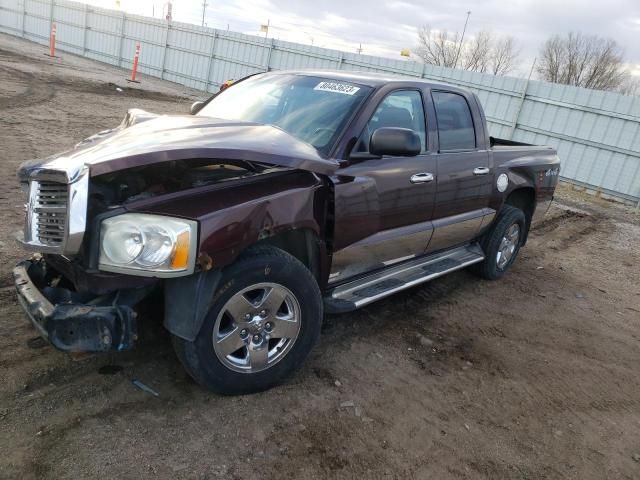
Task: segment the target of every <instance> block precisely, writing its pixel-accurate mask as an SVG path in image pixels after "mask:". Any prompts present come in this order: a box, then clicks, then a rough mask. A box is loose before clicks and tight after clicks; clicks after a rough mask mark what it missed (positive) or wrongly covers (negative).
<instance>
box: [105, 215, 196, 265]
mask: <svg viewBox="0 0 640 480" xmlns="http://www.w3.org/2000/svg"><path fill="white" fill-rule="evenodd" d="M197 239H198V224H197V222H194V221H192V220H183V219H180V218H173V217H166V216H163V215H149V214H145V213H124V214H122V215H117V216H115V217H111V218H107V219H105V220H103V221H102V223H101V225H100V260H99V268H100V270H104V271H107V272H118V273H129V274H131V275H143V276H151V277H175V276H180V275H188V274H190V273H192V272H193V270H194V266H195V261H196V259H195V257H196V249H197Z"/></svg>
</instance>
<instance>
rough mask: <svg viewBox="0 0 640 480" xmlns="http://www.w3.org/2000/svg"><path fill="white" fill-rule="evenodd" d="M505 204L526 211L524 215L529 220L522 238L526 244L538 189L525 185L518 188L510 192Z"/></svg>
mask: <svg viewBox="0 0 640 480" xmlns="http://www.w3.org/2000/svg"><path fill="white" fill-rule="evenodd" d="M504 204H505V205H511V206H512V207H516V208H519V209H520V210H522V211H523V212H524V216H525V218H526V221H527V230H526V232H525V234H524V238H523V240H522V245H524V244H526V242H527V237H528V236H529V229H530V227H531V219H532V218H533V214H534V212H535V209H536V191H535V189H534V188H533V187H529V186H523V187H520V188H516V189H515V190H513V191H512V192H510V193H509V195H508V196H507V198H506V199H505V201H504Z"/></svg>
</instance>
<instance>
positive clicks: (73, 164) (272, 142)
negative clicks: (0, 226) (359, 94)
mask: <svg viewBox="0 0 640 480" xmlns="http://www.w3.org/2000/svg"><path fill="white" fill-rule="evenodd" d="M198 158H199V159H202V158H211V159H221V160H247V161H254V162H260V163H266V164H270V165H277V166H283V167H290V168H296V169H301V170H308V171H311V172H315V173H320V174H324V175H330V174H331V173H333V172H334V171H335V170H336V169H337V168H338V163H337V162H336V161H333V160H327V159H325V158H323V157H321V156H320V154H319V153H318V151H317V150H316V149H315V148H314V147H312V146H311V145H309V144H307V143H305V142H302V141H300V140H298V139H297V138H295V137H293V136H292V135H290V134H288V133H287V132H285V131H284V130H281V129H279V128H277V127H273V126H270V125H261V124H257V123H250V122H241V121H230V120H222V119H216V118H210V117H201V116H193V115H154V114H152V113H149V112H145V111H143V110H138V109H132V110H129V112H128V113H127V116H126V117H125V119H124V120H123V122H122V123H121V124H120V126H119V127H117V128H115V129H112V130H105V131H104V132H100V133H98V134H96V135H93V136H91V137H89V138H87V139H85V140H83V141H82V142H80V143H78V144H77V145H76V146H75V148H73V149H72V150H69V151H67V152H63V153H60V154H57V155H53V156H51V157H48V158H46V159H43V160H31V161H28V162H25V163H23V164H22V165H21V166H20V168H19V170H18V176H19V177H20V178H21V179H22V180H27V179H28V178H29V177H31V176H33V175H36V174H39V173H40V172H43V171H57V172H59V171H61V170H64V171H66V174H67V178H68V181H73V179H74V178H76V177H77V176H78V175H79V174H80V172H81V171H82V170H83V169H84V168H89V170H90V173H91V175H92V176H97V175H104V174H106V173H111V172H115V171H118V170H123V169H126V168H132V167H139V166H143V165H150V164H154V163H160V162H167V161H171V160H187V159H198Z"/></svg>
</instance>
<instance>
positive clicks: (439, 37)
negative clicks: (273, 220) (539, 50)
mask: <svg viewBox="0 0 640 480" xmlns="http://www.w3.org/2000/svg"><path fill="white" fill-rule="evenodd" d="M460 42H461V37H460V35H459V34H458V33H457V32H456V33H455V34H449V32H447V31H446V30H433V29H432V28H431V27H430V26H429V25H425V26H423V27H421V28H420V29H418V46H417V47H416V48H415V52H416V54H417V55H418V56H419V57H420V58H421V59H422V61H423V62H424V63H428V64H430V65H438V66H442V67H449V68H453V67H454V66H455V67H457V68H462V69H464V70H472V71H474V72H483V73H484V72H490V73H493V74H496V75H504V74H506V73H509V72H510V71H512V70H513V69H514V68H515V67H516V64H517V58H518V55H519V51H518V50H517V48H516V43H515V41H514V39H513V38H512V37H503V38H496V37H494V35H493V34H492V33H491V32H487V31H482V32H479V33H478V34H476V35H475V36H473V37H470V38H469V39H468V40H467V38H465V41H464V43H462V44H461V43H460ZM458 51H460V55H459V57H458ZM456 57H458V62H457V64H456Z"/></svg>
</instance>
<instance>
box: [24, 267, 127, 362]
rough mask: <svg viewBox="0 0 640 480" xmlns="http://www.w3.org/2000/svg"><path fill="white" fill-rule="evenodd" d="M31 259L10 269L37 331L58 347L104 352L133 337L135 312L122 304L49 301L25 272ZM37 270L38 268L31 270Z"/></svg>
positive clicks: (123, 347) (124, 346)
mask: <svg viewBox="0 0 640 480" xmlns="http://www.w3.org/2000/svg"><path fill="white" fill-rule="evenodd" d="M39 267H40V266H39V265H38V263H36V262H33V261H30V260H28V261H24V262H21V263H19V264H18V265H17V266H16V267H15V268H14V269H13V276H14V279H15V286H16V290H17V293H18V301H19V302H20V304H21V305H22V308H23V309H24V311H25V313H26V315H27V317H28V318H29V320H31V323H32V324H33V325H34V327H35V328H36V329H37V330H38V332H39V333H40V334H41V335H42V336H43V337H45V338H47V339H48V340H49V342H50V343H51V344H52V345H53V346H54V347H56V348H57V349H59V350H64V351H67V352H107V351H112V350H116V351H121V350H128V349H130V348H131V347H133V344H134V342H135V340H136V338H137V328H136V320H135V318H136V313H135V311H134V310H133V309H132V308H131V307H129V306H126V305H117V304H113V305H108V306H104V305H92V304H91V303H87V304H76V303H59V304H57V305H53V304H52V303H51V302H50V301H49V299H47V297H46V296H45V295H44V294H43V293H42V292H41V291H40V290H39V289H38V287H37V286H36V284H35V283H34V281H33V280H32V278H31V277H30V276H29V273H30V270H31V269H36V270H37V269H38V268H39ZM34 273H38V272H34Z"/></svg>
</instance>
